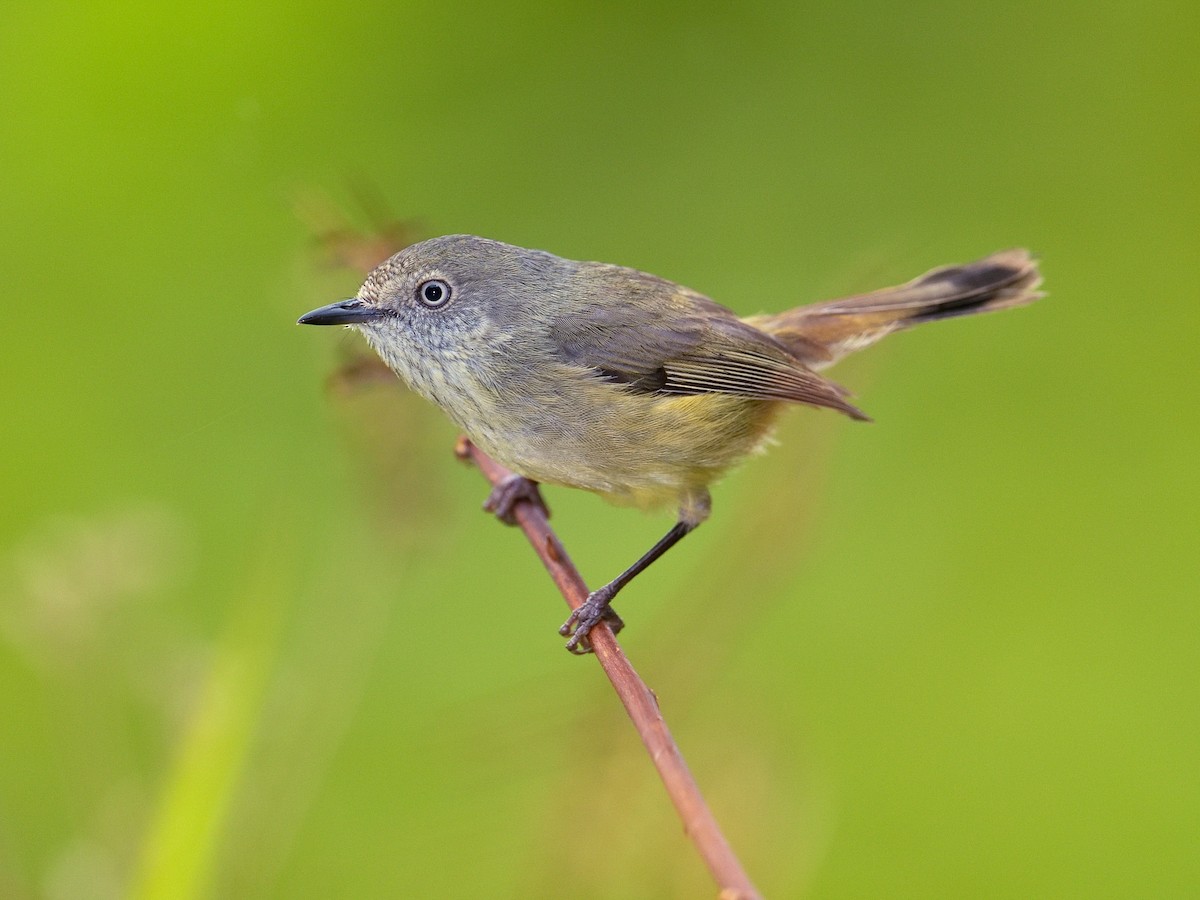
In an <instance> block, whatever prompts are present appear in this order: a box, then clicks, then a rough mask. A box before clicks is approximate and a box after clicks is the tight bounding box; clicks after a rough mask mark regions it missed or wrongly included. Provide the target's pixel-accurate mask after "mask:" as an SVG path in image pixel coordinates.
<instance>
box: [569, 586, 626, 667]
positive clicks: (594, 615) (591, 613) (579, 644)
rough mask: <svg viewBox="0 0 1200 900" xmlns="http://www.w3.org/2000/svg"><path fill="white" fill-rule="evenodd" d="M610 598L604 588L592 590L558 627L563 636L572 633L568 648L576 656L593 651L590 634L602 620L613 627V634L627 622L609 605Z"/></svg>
mask: <svg viewBox="0 0 1200 900" xmlns="http://www.w3.org/2000/svg"><path fill="white" fill-rule="evenodd" d="M609 599H610V598H608V597H606V596H605V595H604V593H603V589H601V590H599V591H592V593H590V594H588V598H587V600H585V601H584V602H583V603H582V604H581V605H580V606H579V607H578V608H577V609H574V610H572V611H571V615H570V617H568V619H567V621H565V622H563V624H562V627H561V628H559V629H558V633H559V634H561V635H562V636H563V637H566V636H568V635H570V637H571V639H570V640H569V641H567V649H568V650H570V651H571V652H572V653H574V654H575V655H576V656H583V655H584V654H586V653H591V652H593V651H592V642H591V639H590V638H589V634H590V633H591V630H592V629H593V628H595V627H596V625H598V624H599V623H600V622H605V623H606V624H607V625H608V627H609V628H611V629H612V633H613V634H616V633H617V632H619V631H620V630H621V629H622V628H624V627H625V623H624V622H623V621H622V620H621V617H620V616H618V615H617V611H616V610H615V609H613V608H612V607H611V606H609V605H608V604H609Z"/></svg>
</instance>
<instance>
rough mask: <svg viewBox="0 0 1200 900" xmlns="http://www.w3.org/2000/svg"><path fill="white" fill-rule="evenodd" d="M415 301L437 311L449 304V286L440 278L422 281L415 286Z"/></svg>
mask: <svg viewBox="0 0 1200 900" xmlns="http://www.w3.org/2000/svg"><path fill="white" fill-rule="evenodd" d="M417 299H418V300H420V301H421V303H422V304H423V305H424V306H428V307H429V308H430V309H437V308H438V307H439V306H445V305H446V304H447V303H449V302H450V285H448V284H447V283H446V282H444V281H442V279H440V278H431V279H429V280H428V281H422V282H421V283H420V285H418V286H417Z"/></svg>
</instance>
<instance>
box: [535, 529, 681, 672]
mask: <svg viewBox="0 0 1200 900" xmlns="http://www.w3.org/2000/svg"><path fill="white" fill-rule="evenodd" d="M698 524H699V523H698V522H694V523H693V522H686V521H683V520H680V521H679V522H676V523H675V526H674V527H673V528H672V529H671V530H670V531H668V532H667V533H666V534H665V535H663V536H662V539H661V540H659V542H658V543H657V544H655V545H654V546H653V547H651V548H650V549H649V550H647V551H646V553H645V555H644V556H643V557H642V558H641V559H639V560H638V561H637V562H635V563H634V564H633V565H632V566H630V567H629V568H628V569H626V570H625V571H624V572H622V573H621V574H620V575H618V576H617V577H616V578H614V579H613V580H612V581H610V582H609V583H608V584H606V585H604V587H602V588H600V589H599V590H595V591H592V592H591V593H590V594H588V598H587V600H585V601H584V602H583V604H582V605H580V607H579V608H578V609H576V610H575V611H574V612H572V613H571V617H570V618H569V619H567V621H566V622H564V623H563V626H562V627H561V628H560V629H558V633H559V634H561V635H564V636H566V635H570V636H571V639H570V640H569V641H567V649H568V650H570V651H571V652H572V653H575V654H583V653H590V652H591V650H592V644H591V641H589V640H588V632H589V631H591V630H592V628H593V627H594V626H595V625H596V623H597V622H599V621H600V620H601V619H605V620H608V621H609V624H610V625H611V626H613V631H614V633H615V632H616V631H619V630H620V628H621V627H622V626H623V625H624V623H623V622H622V621H621V619H620V617H617V616H616V613H614V612H613V611H612V608H611V607H610V606H609V604H610V603H612V599H613V597H615V596H617V592H618V591H620V590H621V588H623V587H625V585H627V584H629V582H631V581H633V579H634V578H635V577H637V576H638V574H640V573H641V572H644V571H645V570H646V569H647V568H649V567H650V564H651V563H652V562H654V561H655V560H656V559H658V558H659V557H660V556H662V555H663V554H664V553H666V552H667V551H668V550H670V549H671V548H672V547H673V546H675V545H676V544H677V543H679V540H680V538H682V537H683V536H684V535H685V534H687V533H688V532H689V531H692V530H693V529H695V527H696V525H698ZM612 618H615V619H616V621H615V622H614V621H612Z"/></svg>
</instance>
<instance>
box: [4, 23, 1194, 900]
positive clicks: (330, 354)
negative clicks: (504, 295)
mask: <svg viewBox="0 0 1200 900" xmlns="http://www.w3.org/2000/svg"><path fill="white" fill-rule="evenodd" d="M202 6H203V9H202V10H201V9H186V8H180V9H170V8H166V7H163V6H162V5H160V4H156V3H155V4H152V3H121V4H117V3H112V4H96V3H92V4H73V3H66V2H33V3H25V4H19V5H16V6H14V7H13V8H10V9H7V10H6V12H5V15H4V21H3V23H0V84H3V85H4V88H3V91H2V92H0V209H2V210H3V228H4V239H3V241H0V271H3V281H4V284H3V289H2V290H3V300H4V313H3V326H2V327H3V331H2V334H3V345H2V348H3V352H2V353H0V379H2V384H3V390H2V391H0V422H3V431H4V439H3V441H2V442H0V447H2V448H3V449H2V450H0V452H2V453H3V476H2V477H3V483H2V484H0V491H2V498H3V502H2V506H0V730H2V734H0V895H2V896H5V897H15V898H21V897H50V898H105V897H116V896H133V897H146V898H150V897H171V898H176V897H264V896H265V897H289V898H294V897H314V898H316V897H333V896H343V897H398V896H406V897H408V896H411V897H434V896H445V897H484V896H487V897H497V896H500V897H531V896H532V897H538V896H544V897H561V896H580V897H703V896H712V895H713V893H714V891H713V889H712V887H711V883H710V882H709V880H708V877H707V875H706V873H705V871H704V869H703V867H702V865H701V864H700V862H699V861H698V859H697V858H696V856H695V854H694V852H693V850H692V848H691V846H690V845H689V844H688V842H687V841H686V839H685V837H684V836H683V835H682V833H681V829H680V826H679V824H678V822H677V820H676V819H675V817H674V814H673V812H672V810H671V808H670V807H669V805H668V804H667V802H666V800H665V798H664V795H663V792H662V791H661V789H660V787H659V785H658V783H657V781H656V778H655V775H654V773H653V770H652V768H651V766H650V764H649V762H648V761H647V759H646V758H645V756H644V753H643V752H642V751H641V749H640V746H639V745H638V744H637V742H636V739H635V737H634V734H633V731H632V729H631V728H630V727H629V725H628V722H627V721H626V720H625V718H624V714H623V712H622V711H621V709H620V707H619V705H618V704H617V702H616V700H615V698H614V697H613V695H612V693H611V691H610V690H609V688H608V687H607V684H606V682H605V681H604V680H603V677H602V675H601V673H600V671H599V669H598V667H597V666H596V665H595V663H594V662H593V661H592V660H589V659H582V660H581V659H576V658H573V657H571V656H569V655H568V654H567V653H565V652H564V651H563V650H562V646H561V643H562V642H561V640H560V639H559V638H558V636H557V635H556V634H555V628H556V627H557V625H558V624H559V622H560V621H561V619H562V617H563V615H564V611H565V608H564V607H563V605H562V602H561V600H560V599H559V598H558V596H557V595H556V594H555V592H554V590H553V588H552V587H551V585H550V583H549V581H548V580H547V579H546V577H545V575H544V573H543V572H542V571H541V569H540V566H539V564H538V563H537V561H536V560H535V558H534V557H533V555H532V554H531V553H530V551H529V549H528V548H527V547H526V546H525V545H524V543H523V542H522V540H521V539H520V536H519V535H518V534H517V533H515V532H512V531H507V530H505V529H502V528H501V527H499V526H498V525H497V524H496V523H495V522H494V521H491V520H489V519H488V518H487V517H485V516H483V515H481V514H480V513H479V511H478V506H479V503H480V501H481V500H482V499H483V496H484V495H485V485H484V483H483V481H482V479H481V478H480V476H479V475H478V473H476V472H473V471H472V470H470V469H469V468H467V467H464V466H461V465H458V464H456V463H455V461H454V460H453V458H452V457H451V454H450V448H451V445H452V442H453V439H454V436H455V434H454V431H453V429H452V427H451V426H450V425H449V423H448V422H446V421H445V420H444V419H443V418H442V417H441V415H440V414H439V413H438V412H437V411H436V410H434V409H432V408H430V407H427V406H426V405H424V404H423V403H422V402H421V401H420V400H418V399H417V398H415V397H413V396H411V395H409V394H407V393H405V392H403V391H402V390H399V389H396V388H394V387H392V386H390V385H386V384H376V385H369V386H365V387H362V388H359V389H356V390H349V391H344V390H329V389H328V388H327V386H326V380H327V377H328V375H329V373H330V372H331V371H333V369H334V368H335V366H336V365H337V364H338V363H339V361H340V360H344V359H345V358H347V357H348V356H350V355H352V354H353V353H354V352H355V351H356V347H357V344H356V338H355V337H354V335H352V334H350V333H348V332H342V331H335V330H330V329H301V328H297V327H295V326H294V324H293V323H294V321H295V318H296V317H297V315H299V314H300V313H302V312H304V311H306V310H308V309H311V308H313V307H315V306H318V305H321V304H324V303H326V302H329V301H331V300H334V299H338V298H340V297H344V296H348V295H349V294H350V293H351V292H353V291H354V289H355V287H356V285H357V276H355V275H354V274H353V273H352V272H348V271H344V270H336V269H331V268H329V267H327V266H323V265H322V264H321V261H320V257H321V252H320V248H319V247H317V246H316V245H315V244H314V241H313V237H312V235H313V233H314V230H316V231H320V230H322V229H323V228H325V227H327V226H328V225H330V224H331V223H334V222H336V217H335V216H336V212H337V210H339V209H342V210H347V211H348V214H349V215H350V217H351V219H352V221H353V222H354V223H355V225H356V226H357V227H359V228H362V229H366V228H367V227H369V226H370V224H371V217H372V215H375V216H376V217H378V216H379V215H385V214H387V213H389V212H390V214H392V215H395V216H397V217H400V218H414V219H417V220H419V229H420V231H421V233H422V234H425V235H432V234H438V233H446V232H471V233H478V234H483V235H487V236H491V237H496V238H500V239H503V240H507V241H511V242H514V243H518V244H523V245H526V246H534V247H541V248H545V249H549V250H552V251H555V252H557V253H559V254H561V255H564V256H570V257H575V258H590V259H604V260H610V261H615V262H621V263H624V264H627V265H633V266H637V267H640V268H644V269H648V270H650V271H654V272H656V273H658V274H661V275H664V276H667V277H670V278H673V279H675V280H678V281H681V282H684V283H686V284H688V285H690V286H692V287H694V288H696V289H698V290H701V291H703V292H705V293H707V294H709V295H711V296H713V297H715V298H717V299H719V300H721V301H722V302H725V303H726V304H728V305H730V306H731V307H733V308H735V309H737V310H739V311H741V312H743V313H747V314H748V313H753V312H759V311H772V310H778V309H783V308H785V307H788V306H791V305H795V304H798V303H801V302H808V301H811V300H816V299H822V298H826V297H830V296H836V295H838V294H842V293H849V292H854V291H859V290H864V289H869V288H872V287H877V286H881V285H884V284H889V283H894V282H897V281H902V280H905V279H907V278H909V277H912V276H914V275H916V274H919V273H920V272H922V271H924V270H925V269H927V268H930V267H932V266H934V265H938V264H943V263H949V262H956V261H964V260H967V259H971V258H974V257H977V256H981V255H983V254H985V253H988V252H990V251H992V250H995V249H998V248H1001V247H1005V246H1012V245H1028V246H1030V247H1032V248H1034V249H1035V250H1036V251H1037V252H1038V253H1039V254H1040V255H1041V257H1042V260H1043V267H1044V271H1045V274H1046V287H1047V290H1048V291H1049V292H1050V297H1049V299H1047V300H1046V301H1044V302H1042V303H1039V304H1037V305H1035V306H1033V307H1031V308H1028V309H1024V310H1020V311H1018V312H1014V313H1007V314H1004V315H998V316H994V317H984V318H979V319H972V320H969V321H966V320H964V321H957V322H953V323H948V324H942V325H937V326H931V327H930V328H928V329H921V330H920V331H918V332H915V333H912V334H906V335H903V336H901V337H897V338H894V339H892V340H889V341H888V342H887V343H886V344H884V345H883V346H881V347H878V348H875V349H873V350H871V351H869V352H867V353H864V354H863V355H862V356H861V357H856V358H854V359H852V360H849V361H847V362H846V363H844V364H843V365H841V366H839V368H838V369H837V370H836V371H835V373H834V377H836V378H837V380H839V381H841V382H843V383H845V384H847V385H849V386H850V387H851V388H853V389H854V390H855V391H856V393H857V397H858V401H859V402H860V403H861V405H862V406H863V407H864V408H865V409H866V410H867V411H868V412H870V413H871V415H872V416H873V417H874V418H875V420H876V422H875V424H874V425H870V426H864V425H858V424H855V423H853V422H850V421H848V420H844V419H842V418H839V417H836V416H834V415H832V414H828V413H818V412H815V411H812V410H797V411H795V412H793V413H791V414H790V415H789V416H788V417H787V418H786V420H785V421H784V423H783V425H782V427H781V429H780V431H779V438H780V445H779V446H777V447H775V448H773V449H772V451H771V452H770V453H769V454H768V455H767V456H765V457H763V458H762V459H759V460H755V461H753V462H751V463H750V464H748V465H747V466H746V467H744V469H742V470H740V471H739V472H737V473H736V474H735V475H733V476H732V477H731V478H729V479H728V481H726V482H725V483H723V484H722V485H720V486H718V487H717V489H716V491H715V504H716V505H715V515H714V517H713V519H712V521H711V523H710V524H707V525H706V526H705V527H704V528H702V529H701V530H700V531H699V532H698V533H697V534H696V535H695V536H693V537H690V538H689V539H688V540H687V541H686V542H684V544H683V545H682V546H681V547H680V548H679V549H677V550H675V551H673V552H672V554H671V555H670V556H669V557H668V559H667V561H666V562H664V563H663V564H661V565H660V566H658V567H656V568H655V569H653V570H652V571H651V572H650V573H649V574H647V575H646V576H645V577H644V578H643V579H642V580H640V582H639V583H638V584H637V585H636V587H634V588H632V589H630V591H629V593H628V595H627V596H625V597H624V598H623V602H622V603H621V604H620V609H621V611H622V612H623V614H624V615H625V617H626V619H627V620H628V621H629V623H630V627H629V629H628V630H627V631H626V632H625V635H623V643H624V645H625V647H626V649H627V652H628V653H629V654H630V656H631V658H632V659H633V660H634V662H635V664H636V665H637V666H638V668H639V670H640V671H641V673H642V674H643V675H644V676H645V678H646V679H647V681H648V682H649V683H650V684H651V686H652V687H654V688H655V689H656V691H657V692H658V695H659V698H660V700H661V703H662V706H663V708H664V710H665V713H666V715H667V718H668V720H669V721H670V723H671V725H672V727H673V728H674V730H675V733H676V736H677V738H678V739H679V741H680V743H681V745H682V748H683V750H684V753H685V754H686V755H687V757H688V759H689V762H690V764H691V766H692V768H693V771H694V773H695V774H696V776H697V778H698V780H699V781H700V783H701V785H702V786H703V787H704V788H705V790H706V793H707V796H708V798H709V800H710V802H711V804H712V806H713V807H714V809H715V811H716V813H717V815H718V817H719V818H720V820H721V821H722V823H723V825H724V826H725V828H726V830H727V833H728V836H729V838H730V840H731V841H732V843H733V845H734V847H735V848H736V849H737V850H738V851H739V853H740V855H741V856H742V858H743V861H744V862H745V864H746V865H747V867H748V868H749V870H750V872H751V874H752V875H753V877H754V879H755V880H756V882H757V883H758V885H759V887H760V888H761V889H762V890H763V891H764V893H766V894H767V895H768V896H772V897H798V896H806V897H813V898H821V897H885V896H886V897H1020V898H1025V897H1066V896H1079V897H1101V896H1112V897H1133V896H1146V897H1182V896H1196V895H1197V894H1198V893H1200V766H1198V764H1197V763H1198V760H1200V663H1198V650H1200V647H1198V640H1197V638H1198V635H1200V628H1198V626H1200V615H1198V612H1197V610H1198V607H1200V604H1198V603H1197V600H1198V599H1200V598H1198V593H1200V591H1198V588H1197V584H1198V579H1197V575H1198V574H1200V573H1198V572H1197V568H1198V566H1197V535H1198V533H1200V529H1198V527H1197V526H1198V525H1200V522H1198V521H1197V519H1198V514H1197V506H1198V501H1200V490H1198V488H1200V478H1198V476H1197V465H1196V463H1197V446H1196V445H1197V440H1196V439H1197V436H1198V431H1200V428H1198V424H1197V416H1196V411H1195V404H1196V399H1197V387H1198V385H1197V380H1198V379H1197V371H1198V365H1197V352H1196V344H1197V334H1198V333H1200V302H1198V301H1200V298H1198V297H1197V290H1196V284H1197V274H1196V268H1197V262H1198V261H1200V259H1198V257H1200V254H1198V253H1197V251H1198V250H1200V241H1198V237H1200V200H1198V197H1200V177H1198V166H1197V147H1198V146H1200V124H1198V123H1200V102H1198V97H1200V94H1198V93H1197V90H1196V85H1197V83H1200V39H1198V37H1197V36H1198V35H1200V15H1198V14H1197V6H1196V4H1195V3H1191V2H1178V3H1149V4H1128V5H1121V4H1093V3H1082V2H1077V3H1053V4H1048V3H1023V4H1021V3H1001V4H989V5H984V4H963V5H958V4H950V3H937V2H921V0H918V2H915V3H907V4H902V5H901V6H900V8H897V5H896V4H893V3H884V2H865V3H829V4H819V5H806V4H796V5H791V4H777V5H769V4H766V5H762V4H747V5H737V4H705V3H700V4H695V3H689V4H677V5H674V6H656V5H654V4H647V3H619V4H607V5H599V4H595V5H593V4H581V5H579V6H577V7H576V8H574V9H573V10H565V9H563V8H561V7H559V6H557V5H548V6H544V7H543V6H539V5H536V4H527V3H525V4H522V3H517V4H507V5H505V6H504V7H503V12H502V13H501V12H497V10H496V8H495V6H494V5H492V4H486V5H485V4H480V5H479V6H470V5H464V4H458V3H446V2H438V3H428V4H394V3H377V4H374V5H369V6H368V5H357V6H354V7H342V6H339V5H336V4H325V3H322V4H315V3H307V4H301V3H291V4H286V5H284V4H280V5H278V6H271V5H261V4H257V5H249V6H246V5H243V4H241V3H229V2H227V3H220V2H218V3H214V4H204V5H202ZM363 197H366V198H367V201H364V200H363V199H362V198H363ZM370 198H376V199H375V200H373V201H372V200H370ZM364 202H365V203H366V208H365V209H364ZM372 203H376V204H377V205H379V206H380V207H381V208H382V209H383V210H384V211H385V212H384V213H374V214H372V213H371V209H370V208H371V205H372ZM297 210H300V214H297ZM548 499H549V502H550V504H551V506H552V507H553V509H554V512H555V523H556V525H557V527H558V528H559V531H560V534H561V536H562V538H563V540H564V542H565V543H566V545H567V546H568V548H569V549H570V550H571V552H572V554H573V556H574V557H575V559H576V561H577V562H578V563H579V565H580V567H581V568H582V570H583V571H584V573H585V575H587V576H588V577H589V579H590V580H591V581H592V582H593V583H599V582H600V581H602V580H605V579H607V578H609V577H611V576H612V575H613V574H615V573H616V572H617V571H618V570H619V569H620V568H622V567H623V566H624V565H625V564H627V563H628V562H629V561H630V560H632V559H633V558H634V557H635V556H636V555H637V554H638V553H639V552H641V550H643V549H644V548H645V547H646V546H648V545H649V544H650V542H651V541H653V540H654V539H655V538H656V537H657V536H658V535H659V534H660V533H661V532H662V531H663V530H665V528H666V527H667V525H668V524H669V521H670V519H669V516H658V517H646V516H642V515H640V514H638V513H636V512H632V511H629V510H620V509H613V508H609V507H607V506H605V505H604V504H603V503H602V502H601V501H599V500H598V499H596V498H594V497H592V496H589V495H586V494H580V493H575V492H569V491H563V490H554V489H551V490H550V491H548Z"/></svg>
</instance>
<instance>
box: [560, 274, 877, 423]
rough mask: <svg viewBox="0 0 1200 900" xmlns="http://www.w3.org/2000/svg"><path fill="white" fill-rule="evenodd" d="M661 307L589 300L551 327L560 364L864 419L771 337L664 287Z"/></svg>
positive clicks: (641, 387) (644, 388)
mask: <svg viewBox="0 0 1200 900" xmlns="http://www.w3.org/2000/svg"><path fill="white" fill-rule="evenodd" d="M660 284H662V289H663V290H664V291H668V290H669V291H670V296H664V297H662V298H658V299H659V300H660V301H661V302H653V303H646V302H639V303H632V304H631V303H623V304H619V305H616V304H612V303H611V302H609V303H594V304H588V307H587V308H586V309H585V310H582V311H579V312H566V313H564V314H561V315H559V316H558V317H557V319H556V320H555V322H554V324H553V325H552V326H551V329H550V338H551V341H552V343H553V345H554V347H555V349H556V351H557V353H558V355H559V356H560V358H562V359H563V360H564V361H565V362H568V363H571V364H573V365H579V366H584V367H587V368H591V369H594V370H595V371H596V373H597V375H598V376H600V377H603V378H606V379H608V380H610V381H613V382H617V383H620V384H624V385H627V386H628V389H630V390H635V391H640V392H644V393H659V394H705V393H713V394H736V395H738V396H742V397H753V398H755V399H761V400H789V401H792V402H795V403H807V404H809V405H811V406H825V407H829V408H830V409H836V410H839V411H840V412H843V413H846V414H847V415H849V416H851V417H853V418H856V419H865V418H867V417H866V415H865V414H864V413H863V412H861V411H860V410H859V409H857V408H856V407H854V406H853V405H851V404H850V403H848V402H847V401H846V397H847V396H848V392H847V391H846V389H845V388H843V387H841V386H840V385H837V384H835V383H834V382H832V381H829V380H827V379H825V378H822V377H821V376H820V375H818V374H817V373H816V372H814V371H813V370H812V369H809V368H808V367H807V366H805V365H804V364H803V363H802V362H800V360H799V359H797V358H796V357H795V356H794V355H793V354H792V353H791V351H789V350H788V349H787V348H786V347H785V346H783V344H781V343H780V342H779V341H777V340H775V339H774V338H773V337H771V336H770V335H767V334H764V333H763V332H761V331H759V330H758V329H757V328H754V327H753V326H751V325H748V324H746V323H745V322H743V321H741V320H740V319H738V318H737V317H736V316H735V315H733V313H731V312H730V311H729V310H727V309H725V308H724V307H722V306H720V305H718V304H716V303H714V302H713V301H711V300H709V299H708V298H706V297H702V296H700V295H699V294H693V293H692V292H690V291H686V290H684V289H681V288H679V287H677V286H675V285H671V284H670V283H669V282H661V283H660Z"/></svg>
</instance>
